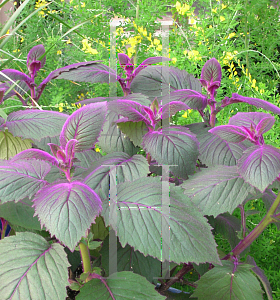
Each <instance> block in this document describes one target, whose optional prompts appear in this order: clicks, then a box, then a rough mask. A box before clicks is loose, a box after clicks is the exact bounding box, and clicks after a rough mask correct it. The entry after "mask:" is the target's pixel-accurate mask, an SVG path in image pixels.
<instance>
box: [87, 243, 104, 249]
mask: <svg viewBox="0 0 280 300" xmlns="http://www.w3.org/2000/svg"><path fill="white" fill-rule="evenodd" d="M101 244H102V242H97V241H91V242H89V243H88V248H89V250H94V249H97V248H98V247H99V246H100V245H101Z"/></svg>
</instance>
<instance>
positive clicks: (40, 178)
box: [0, 159, 51, 203]
mask: <svg viewBox="0 0 280 300" xmlns="http://www.w3.org/2000/svg"><path fill="white" fill-rule="evenodd" d="M50 169H51V167H50V165H49V164H48V163H46V162H44V161H38V160H36V159H32V160H29V161H18V162H12V161H1V162H0V200H1V202H2V203H4V202H7V201H15V202H17V201H19V200H22V199H24V198H25V197H26V196H28V197H29V199H31V197H33V195H34V194H36V193H37V191H38V190H40V189H41V188H42V187H44V186H45V185H46V184H48V182H47V181H46V180H45V179H44V178H45V176H46V175H47V174H48V172H49V171H50Z"/></svg>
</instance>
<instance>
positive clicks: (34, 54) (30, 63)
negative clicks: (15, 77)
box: [26, 44, 46, 79]
mask: <svg viewBox="0 0 280 300" xmlns="http://www.w3.org/2000/svg"><path fill="white" fill-rule="evenodd" d="M44 53H45V48H44V46H43V45H42V44H41V45H37V46H35V47H33V48H32V49H31V50H30V51H29V53H28V55H27V61H26V64H27V68H28V70H29V75H30V76H31V78H32V79H34V78H35V77H36V76H37V72H38V71H39V70H40V69H41V68H43V66H44V65H45V62H46V56H44V57H43V59H42V60H39V57H40V56H42V55H43V54H44Z"/></svg>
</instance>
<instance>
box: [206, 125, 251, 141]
mask: <svg viewBox="0 0 280 300" xmlns="http://www.w3.org/2000/svg"><path fill="white" fill-rule="evenodd" d="M209 132H211V133H212V134H215V135H217V136H219V137H220V138H221V139H222V140H225V141H227V142H231V143H240V142H242V141H244V140H246V138H247V137H248V133H247V131H246V130H245V129H243V128H241V127H237V126H234V125H220V126H217V127H214V128H212V129H210V130H209Z"/></svg>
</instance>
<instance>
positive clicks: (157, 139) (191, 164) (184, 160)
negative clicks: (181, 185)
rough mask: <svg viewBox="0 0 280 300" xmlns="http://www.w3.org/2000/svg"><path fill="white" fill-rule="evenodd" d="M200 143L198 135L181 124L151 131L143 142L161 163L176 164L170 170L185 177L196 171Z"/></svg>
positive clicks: (145, 148) (144, 147) (145, 147)
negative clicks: (160, 130)
mask: <svg viewBox="0 0 280 300" xmlns="http://www.w3.org/2000/svg"><path fill="white" fill-rule="evenodd" d="M198 145H199V144H198V141H197V139H196V137H195V136H194V135H193V134H192V133H191V132H190V131H189V130H188V129H187V128H185V127H181V126H172V127H169V128H166V129H163V130H162V132H159V131H153V132H149V133H147V134H145V136H144V137H143V143H142V146H143V149H144V150H145V151H146V152H149V153H150V154H151V157H152V158H153V159H155V160H156V161H157V162H158V163H159V164H166V165H176V166H172V167H170V171H171V172H173V173H174V175H175V176H180V177H181V178H184V179H187V175H189V174H193V173H194V171H195V164H196V160H197V158H198V155H199V151H198Z"/></svg>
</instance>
